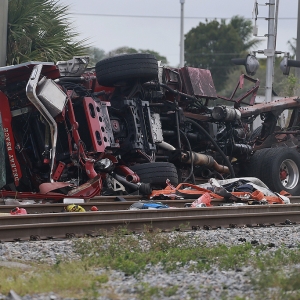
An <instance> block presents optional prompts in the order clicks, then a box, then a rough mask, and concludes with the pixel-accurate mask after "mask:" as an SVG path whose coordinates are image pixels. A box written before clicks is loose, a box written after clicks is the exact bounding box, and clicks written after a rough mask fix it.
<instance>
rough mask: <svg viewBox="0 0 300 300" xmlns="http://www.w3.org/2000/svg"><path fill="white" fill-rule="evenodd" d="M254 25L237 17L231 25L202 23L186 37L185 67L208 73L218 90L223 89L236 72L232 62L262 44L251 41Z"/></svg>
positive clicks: (212, 22) (223, 21)
mask: <svg viewBox="0 0 300 300" xmlns="http://www.w3.org/2000/svg"><path fill="white" fill-rule="evenodd" d="M251 33H252V23H251V21H249V20H245V19H244V18H243V17H240V16H234V17H233V18H232V19H231V20H230V22H229V23H228V24H226V21H225V20H224V19H221V21H220V22H218V21H217V20H213V21H211V22H208V21H207V20H206V23H202V22H200V23H199V25H198V26H197V27H195V28H192V29H191V30H190V31H189V32H188V33H187V34H186V35H185V59H186V65H187V66H192V67H197V68H203V69H209V70H210V71H211V73H212V77H213V79H214V83H215V86H216V89H217V90H221V89H223V88H224V85H225V83H226V80H227V78H228V75H229V74H230V72H231V71H232V70H233V69H234V68H235V66H234V65H233V64H232V62H231V59H232V58H235V57H240V56H241V57H244V56H246V51H247V50H249V49H250V48H252V47H253V46H255V45H257V44H258V43H259V40H258V39H250V37H251Z"/></svg>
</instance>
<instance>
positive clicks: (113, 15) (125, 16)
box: [69, 12, 297, 20]
mask: <svg viewBox="0 0 300 300" xmlns="http://www.w3.org/2000/svg"><path fill="white" fill-rule="evenodd" d="M69 15H75V16H95V17H117V18H148V19H180V17H179V16H178V17H176V16H147V15H115V14H96V13H72V12H71V13H69ZM184 18H185V19H195V20H197V19H204V20H205V19H225V20H228V19H231V18H229V17H224V18H223V17H184ZM245 19H247V20H252V18H245ZM261 19H263V18H261ZM278 19H280V20H297V18H296V17H295V18H294V17H293V18H291V17H281V18H278Z"/></svg>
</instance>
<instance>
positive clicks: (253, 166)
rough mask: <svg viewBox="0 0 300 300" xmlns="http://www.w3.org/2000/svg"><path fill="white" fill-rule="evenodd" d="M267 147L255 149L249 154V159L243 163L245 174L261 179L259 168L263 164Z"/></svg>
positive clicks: (260, 168)
mask: <svg viewBox="0 0 300 300" xmlns="http://www.w3.org/2000/svg"><path fill="white" fill-rule="evenodd" d="M268 151H269V148H266V149H261V150H257V151H255V153H254V154H253V155H252V156H251V158H250V161H249V162H248V163H247V164H245V172H244V173H245V175H246V176H248V177H256V178H259V179H261V170H262V168H263V165H264V161H265V155H266V153H267V152H268Z"/></svg>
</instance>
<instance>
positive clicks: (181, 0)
mask: <svg viewBox="0 0 300 300" xmlns="http://www.w3.org/2000/svg"><path fill="white" fill-rule="evenodd" d="M179 1H180V4H181V14H180V44H179V45H180V63H179V67H180V68H182V67H184V35H183V19H184V2H185V0H179ZM299 1H300V0H299Z"/></svg>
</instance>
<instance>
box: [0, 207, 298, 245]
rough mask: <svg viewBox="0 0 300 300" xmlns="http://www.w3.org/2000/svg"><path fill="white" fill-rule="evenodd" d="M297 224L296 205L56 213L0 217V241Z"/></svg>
mask: <svg viewBox="0 0 300 300" xmlns="http://www.w3.org/2000/svg"><path fill="white" fill-rule="evenodd" d="M286 220H289V221H288V223H287V224H290V222H295V223H299V222H300V205H266V206H239V207H214V208H186V209H162V210H138V211H105V212H88V213H57V214H44V215H19V216H1V217H0V222H1V224H2V226H1V227H0V240H1V241H13V240H28V239H47V238H57V237H66V236H67V237H68V236H76V237H78V236H83V235H87V234H89V235H97V234H99V233H100V231H101V230H113V229H114V228H117V227H120V226H121V227H123V226H125V227H126V228H127V229H128V230H130V231H142V230H145V228H147V227H148V228H149V227H151V228H159V229H162V230H171V229H174V228H180V227H182V226H186V229H192V228H202V227H203V226H207V227H218V226H223V227H233V226H241V225H246V224H250V225H257V224H265V225H267V224H272V223H274V224H279V223H283V224H285V223H284V222H285V221H286Z"/></svg>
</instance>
